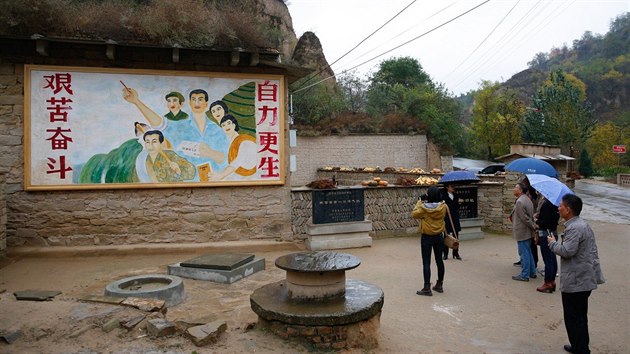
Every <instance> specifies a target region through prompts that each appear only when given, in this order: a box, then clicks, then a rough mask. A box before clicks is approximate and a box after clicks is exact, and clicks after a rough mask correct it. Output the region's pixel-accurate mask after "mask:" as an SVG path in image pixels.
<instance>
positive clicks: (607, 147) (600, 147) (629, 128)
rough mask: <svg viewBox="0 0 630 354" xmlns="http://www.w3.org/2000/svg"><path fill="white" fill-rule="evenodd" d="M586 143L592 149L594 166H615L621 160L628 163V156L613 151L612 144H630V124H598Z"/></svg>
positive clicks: (597, 167)
mask: <svg viewBox="0 0 630 354" xmlns="http://www.w3.org/2000/svg"><path fill="white" fill-rule="evenodd" d="M586 145H587V146H588V148H589V151H590V156H591V159H592V162H593V167H594V168H596V169H600V168H604V167H611V166H615V165H617V164H618V163H619V162H622V164H623V161H626V163H627V157H626V156H619V155H618V154H615V153H613V152H612V146H613V145H626V146H630V124H628V125H625V124H623V122H621V123H619V124H615V123H612V122H607V123H604V124H598V125H597V126H596V127H595V129H593V134H592V135H591V137H590V138H589V139H588V141H587V144H586ZM626 155H627V154H626ZM622 158H624V159H623V160H622Z"/></svg>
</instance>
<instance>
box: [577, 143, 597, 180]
mask: <svg viewBox="0 0 630 354" xmlns="http://www.w3.org/2000/svg"><path fill="white" fill-rule="evenodd" d="M578 163H579V166H578V172H580V174H581V175H582V176H584V177H590V176H592V175H593V162H592V161H591V157H590V156H588V151H587V150H586V149H582V152H581V153H580V160H579V162H578Z"/></svg>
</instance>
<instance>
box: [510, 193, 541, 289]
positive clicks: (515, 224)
mask: <svg viewBox="0 0 630 354" xmlns="http://www.w3.org/2000/svg"><path fill="white" fill-rule="evenodd" d="M526 193H527V187H526V186H525V184H523V183H517V184H516V186H514V196H515V197H516V198H517V199H516V203H514V209H513V210H512V214H510V220H512V237H514V239H515V240H516V244H517V246H518V254H519V256H520V257H521V261H520V262H521V274H519V275H515V276H513V277H512V279H514V280H518V281H529V278H536V266H535V265H534V257H533V256H532V249H531V245H530V243H531V239H532V238H533V237H534V232H535V231H536V223H535V222H534V205H533V204H532V201H531V200H530V199H529V197H528V196H527V194H526Z"/></svg>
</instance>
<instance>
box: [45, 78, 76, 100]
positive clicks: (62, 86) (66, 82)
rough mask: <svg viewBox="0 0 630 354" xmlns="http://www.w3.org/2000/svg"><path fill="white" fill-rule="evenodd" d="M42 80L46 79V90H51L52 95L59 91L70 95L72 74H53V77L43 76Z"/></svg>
mask: <svg viewBox="0 0 630 354" xmlns="http://www.w3.org/2000/svg"><path fill="white" fill-rule="evenodd" d="M44 79H46V84H47V85H46V86H45V87H44V88H45V89H46V88H51V89H53V92H54V93H56V94H57V93H59V92H60V91H61V90H65V91H66V92H67V93H69V94H71V95H72V94H73V93H72V88H71V87H70V83H71V82H72V74H70V73H65V74H59V73H57V74H54V75H44Z"/></svg>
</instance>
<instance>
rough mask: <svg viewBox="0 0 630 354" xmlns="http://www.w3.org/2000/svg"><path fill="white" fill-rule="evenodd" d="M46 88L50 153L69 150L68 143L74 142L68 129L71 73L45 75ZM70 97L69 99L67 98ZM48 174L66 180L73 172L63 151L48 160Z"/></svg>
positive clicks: (71, 93)
mask: <svg viewBox="0 0 630 354" xmlns="http://www.w3.org/2000/svg"><path fill="white" fill-rule="evenodd" d="M44 79H45V80H46V86H45V87H44V90H49V92H50V95H51V96H50V98H48V99H47V100H46V103H47V105H46V110H47V111H48V123H50V125H49V126H50V128H49V129H46V132H47V133H49V134H48V135H49V136H48V138H46V140H48V141H50V153H51V155H52V153H53V152H55V151H57V150H68V143H71V142H72V138H71V137H70V135H71V134H72V129H69V128H66V129H64V128H65V127H67V123H68V120H69V119H70V117H68V116H69V113H70V112H68V111H70V110H72V106H70V105H69V104H70V103H72V99H71V98H69V97H72V95H73V92H72V75H71V74H69V73H55V74H53V75H44ZM67 96H69V97H67ZM47 160H48V163H47V164H46V166H47V170H46V173H47V174H58V176H59V179H66V172H69V171H72V167H70V166H68V164H67V162H66V155H65V154H64V152H63V151H61V152H60V154H55V156H54V157H48V158H47Z"/></svg>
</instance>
